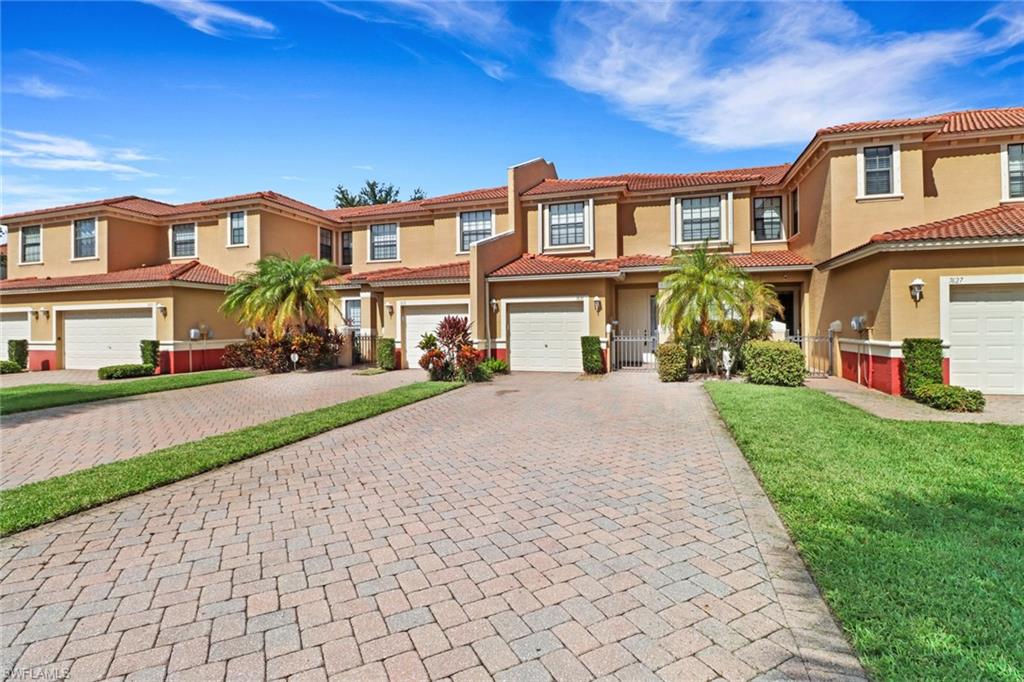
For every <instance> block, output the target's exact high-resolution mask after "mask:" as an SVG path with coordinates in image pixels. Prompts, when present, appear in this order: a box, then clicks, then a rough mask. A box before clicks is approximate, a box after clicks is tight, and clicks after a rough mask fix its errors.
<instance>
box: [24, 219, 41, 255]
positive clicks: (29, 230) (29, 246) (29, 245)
mask: <svg viewBox="0 0 1024 682" xmlns="http://www.w3.org/2000/svg"><path fill="white" fill-rule="evenodd" d="M21 262H22V263H42V262H43V227H42V226H41V225H35V226H33V227H23V228H21Z"/></svg>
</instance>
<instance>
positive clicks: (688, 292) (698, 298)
mask: <svg viewBox="0 0 1024 682" xmlns="http://www.w3.org/2000/svg"><path fill="white" fill-rule="evenodd" d="M669 269H670V272H669V274H668V275H667V276H666V277H665V279H664V285H665V287H664V288H663V289H662V291H661V293H660V295H659V301H658V304H659V308H660V310H659V317H660V319H662V320H664V323H665V325H666V326H668V327H670V328H671V329H672V332H673V334H674V335H675V338H676V339H677V340H679V341H682V342H686V341H692V344H693V345H695V346H698V348H695V350H699V351H700V355H701V360H702V361H703V363H704V364H705V366H706V368H707V369H708V370H710V371H713V372H716V371H717V370H718V361H717V358H716V357H715V352H714V350H713V345H714V339H715V331H716V330H715V327H716V325H715V322H716V321H718V320H724V319H725V318H726V317H728V316H729V315H730V313H731V311H735V310H736V307H737V302H738V296H737V292H738V291H739V288H740V282H741V281H742V279H743V278H744V277H745V275H744V274H743V273H742V272H741V271H740V270H738V269H736V268H735V267H733V266H732V265H731V264H730V263H729V260H728V259H727V258H726V257H725V256H724V255H722V254H720V253H714V252H711V251H708V248H707V244H702V245H701V246H699V247H697V248H696V249H694V250H692V251H676V252H675V253H674V254H673V255H672V265H671V266H670V268H669Z"/></svg>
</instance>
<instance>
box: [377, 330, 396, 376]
mask: <svg viewBox="0 0 1024 682" xmlns="http://www.w3.org/2000/svg"><path fill="white" fill-rule="evenodd" d="M377 366H378V367H380V368H381V369H388V370H390V369H394V368H395V340H394V339H391V338H388V337H386V336H385V337H382V338H380V339H378V340H377Z"/></svg>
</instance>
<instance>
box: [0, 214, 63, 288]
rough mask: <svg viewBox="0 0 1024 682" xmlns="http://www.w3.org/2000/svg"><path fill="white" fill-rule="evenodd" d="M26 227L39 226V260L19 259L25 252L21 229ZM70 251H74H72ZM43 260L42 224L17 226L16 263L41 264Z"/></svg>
mask: <svg viewBox="0 0 1024 682" xmlns="http://www.w3.org/2000/svg"><path fill="white" fill-rule="evenodd" d="M72 224H73V223H72ZM26 227H28V228H32V227H38V228H39V260H22V259H21V257H22V256H23V255H24V254H25V249H24V248H23V243H24V242H23V238H22V230H24V229H25V228H26ZM73 231H74V228H73V227H72V232H73ZM72 238H73V235H72ZM72 253H74V251H72ZM44 260H45V258H44V257H43V226H42V225H25V226H24V227H21V228H19V229H18V265H42V264H43V261H44ZM8 275H10V273H8Z"/></svg>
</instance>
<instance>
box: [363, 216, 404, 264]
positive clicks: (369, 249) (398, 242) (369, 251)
mask: <svg viewBox="0 0 1024 682" xmlns="http://www.w3.org/2000/svg"><path fill="white" fill-rule="evenodd" d="M374 225H394V226H395V257H394V258H373V227H374ZM401 260H402V224H401V223H399V222H397V221H395V222H388V223H373V224H372V225H369V226H368V227H367V228H366V262H367V263H399V262H401Z"/></svg>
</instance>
